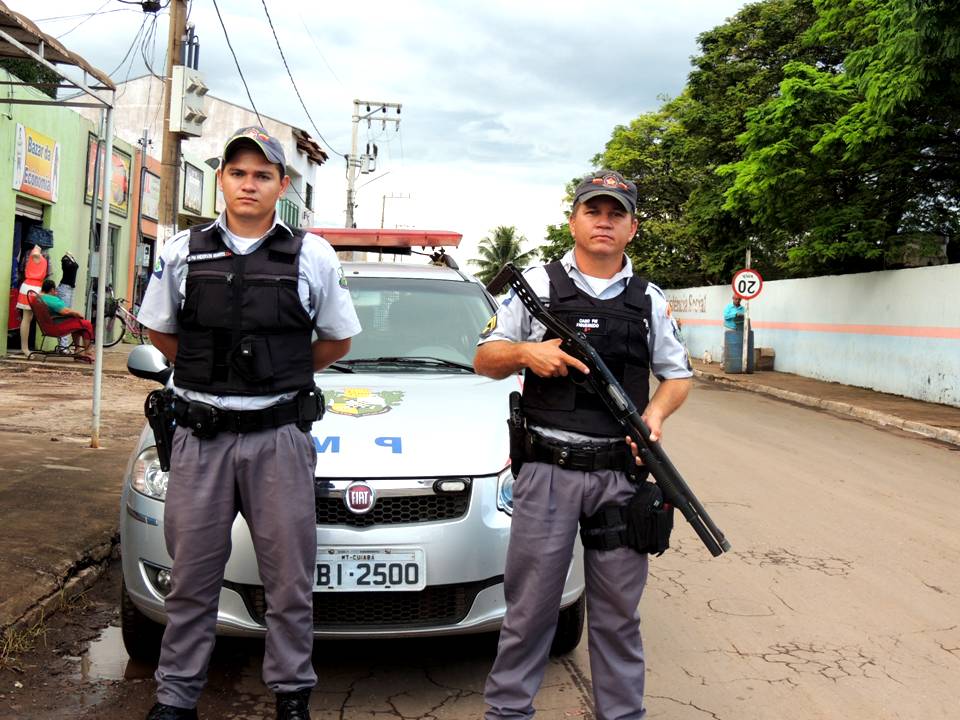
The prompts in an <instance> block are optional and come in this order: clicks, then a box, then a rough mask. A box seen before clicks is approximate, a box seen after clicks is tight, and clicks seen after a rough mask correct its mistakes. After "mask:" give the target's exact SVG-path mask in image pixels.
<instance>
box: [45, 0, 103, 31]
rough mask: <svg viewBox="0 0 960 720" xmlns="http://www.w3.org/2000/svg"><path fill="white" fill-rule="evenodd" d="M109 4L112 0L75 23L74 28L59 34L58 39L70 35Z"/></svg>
mask: <svg viewBox="0 0 960 720" xmlns="http://www.w3.org/2000/svg"><path fill="white" fill-rule="evenodd" d="M109 4H110V0H106V2H105V3H103V5H101V6H100V7H98V8H97V9H96V10H94V11H93V12H92V13H90V16H89V17H86V18H84V19H83V20H81V21H80V22H78V23H77V24H76V25H74V26H73V27H72V28H70V29H69V30H67V31H66V32H65V33H63V34H62V35H57V40H59V39H60V38H63V37H66V36H67V35H69V34H70V33H72V32H73V31H74V30H76V29H77V28H78V27H80V26H81V25H83V24H84V23H85V22H88V21H89V20H90V19H91V18H95V17H96V16H97V15H99V14H100V11H101V10H103V9H104V8H105V7H106V6H107V5H109Z"/></svg>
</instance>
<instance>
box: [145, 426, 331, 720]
mask: <svg viewBox="0 0 960 720" xmlns="http://www.w3.org/2000/svg"><path fill="white" fill-rule="evenodd" d="M316 460H317V452H316V448H315V447H314V444H313V439H312V438H311V436H310V434H309V433H305V432H303V431H302V430H299V429H298V428H297V426H296V425H292V424H291V425H283V426H281V427H278V428H275V429H270V430H261V431H259V432H253V433H243V434H235V433H230V432H224V433H220V434H218V435H217V436H216V437H215V438H213V439H211V440H201V439H198V438H196V437H194V436H193V434H192V432H191V431H190V430H188V429H184V428H177V431H176V435H175V436H174V439H173V444H172V453H171V463H170V480H169V485H168V488H167V499H166V509H165V511H164V528H163V531H164V538H165V539H166V541H167V549H168V551H169V553H170V555H171V557H173V573H172V574H173V586H172V589H171V591H170V594H169V595H167V597H166V611H167V627H166V631H165V632H164V634H163V646H162V650H161V654H160V664H159V666H158V667H157V672H156V679H157V699H158V700H159V701H160V702H162V703H164V704H166V705H174V706H176V707H182V708H192V707H194V706H195V705H196V704H197V700H198V699H199V697H200V693H201V691H202V690H203V686H204V684H205V683H206V676H207V665H208V664H209V662H210V654H211V652H212V651H213V644H214V633H215V629H216V619H217V605H218V601H219V599H220V587H221V585H222V584H223V574H224V565H225V564H226V562H227V559H228V558H229V556H230V547H231V543H230V530H231V527H232V525H233V521H234V518H236V515H237V511H238V510H239V511H240V512H242V513H243V516H244V518H245V519H246V521H247V524H248V525H249V526H250V534H251V536H252V538H253V545H254V548H255V550H256V553H257V562H258V565H259V570H260V577H261V579H262V580H263V584H264V589H265V592H266V600H267V614H266V624H267V640H266V649H265V654H264V659H263V681H264V682H265V683H266V684H267V686H268V687H269V688H270V689H271V690H273V691H274V692H293V691H295V690H301V689H304V688H311V687H313V686H314V685H315V684H316V681H317V676H316V673H314V671H313V665H312V664H311V653H312V650H313V582H314V568H315V566H316V561H317V531H316V511H315V507H316V501H315V499H314V489H313V477H314V471H315V468H316Z"/></svg>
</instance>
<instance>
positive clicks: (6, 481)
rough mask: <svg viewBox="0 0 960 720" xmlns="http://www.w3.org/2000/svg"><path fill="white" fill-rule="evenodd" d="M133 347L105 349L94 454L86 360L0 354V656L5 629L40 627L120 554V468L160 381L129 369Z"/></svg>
mask: <svg viewBox="0 0 960 720" xmlns="http://www.w3.org/2000/svg"><path fill="white" fill-rule="evenodd" d="M133 347H134V346H133V345H126V344H120V345H117V346H116V347H113V348H109V349H107V350H105V351H104V372H103V384H102V388H101V424H100V447H99V449H96V450H94V449H91V447H90V444H91V422H92V405H91V400H92V389H93V366H92V365H87V364H85V363H79V362H75V361H73V360H71V359H69V358H48V359H47V360H46V361H41V360H40V359H39V358H36V359H34V360H27V359H26V358H24V357H22V356H20V357H13V358H3V357H0V408H2V409H0V660H2V651H3V648H4V644H3V642H2V641H3V640H5V639H8V638H14V640H15V639H16V637H17V636H16V635H10V632H15V631H16V630H23V629H26V628H37V629H39V630H40V631H42V628H43V618H44V617H45V616H46V615H49V614H50V613H52V612H55V611H57V610H58V609H59V608H61V607H63V606H65V604H66V603H68V602H69V600H70V598H71V597H73V596H74V595H76V594H78V593H81V592H83V591H84V590H85V589H86V588H88V587H89V586H90V585H92V584H93V583H94V582H95V581H96V580H97V578H98V577H99V575H100V573H101V571H102V570H103V569H104V568H105V567H106V564H107V562H108V561H109V559H110V557H111V556H112V555H113V554H114V553H115V551H116V543H117V526H118V518H119V511H120V506H119V497H120V495H119V491H120V485H121V482H122V477H123V471H124V468H125V467H126V464H127V459H128V458H129V456H130V452H131V450H132V449H133V446H134V444H135V443H136V440H137V437H138V435H139V432H140V428H141V427H142V426H143V398H144V396H145V395H146V393H147V392H148V391H149V390H150V389H152V388H153V387H156V386H155V385H154V384H153V383H150V382H149V381H146V380H138V379H136V378H133V377H132V376H131V375H130V374H129V373H127V371H126V359H127V355H128V354H129V352H130V351H131V350H132V349H133ZM29 635H30V633H27V636H29ZM15 645H16V642H13V646H15Z"/></svg>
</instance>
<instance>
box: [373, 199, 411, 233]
mask: <svg viewBox="0 0 960 720" xmlns="http://www.w3.org/2000/svg"><path fill="white" fill-rule="evenodd" d="M409 199H410V193H407V194H406V195H404V194H403V193H400V194H399V195H395V194H393V193H390V194H389V195H384V196H383V203H381V205H380V229H381V230H383V221H384V219H385V218H386V215H387V200H409Z"/></svg>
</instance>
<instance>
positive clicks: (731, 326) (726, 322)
mask: <svg viewBox="0 0 960 720" xmlns="http://www.w3.org/2000/svg"><path fill="white" fill-rule="evenodd" d="M740 303H741V300H740V296H739V295H734V296H733V299H732V300H731V301H730V302H728V303H727V306H726V307H725V308H724V309H723V327H724V329H726V330H743V315H744V312H745V311H746V308H745V307H743V305H741V304H740Z"/></svg>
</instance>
